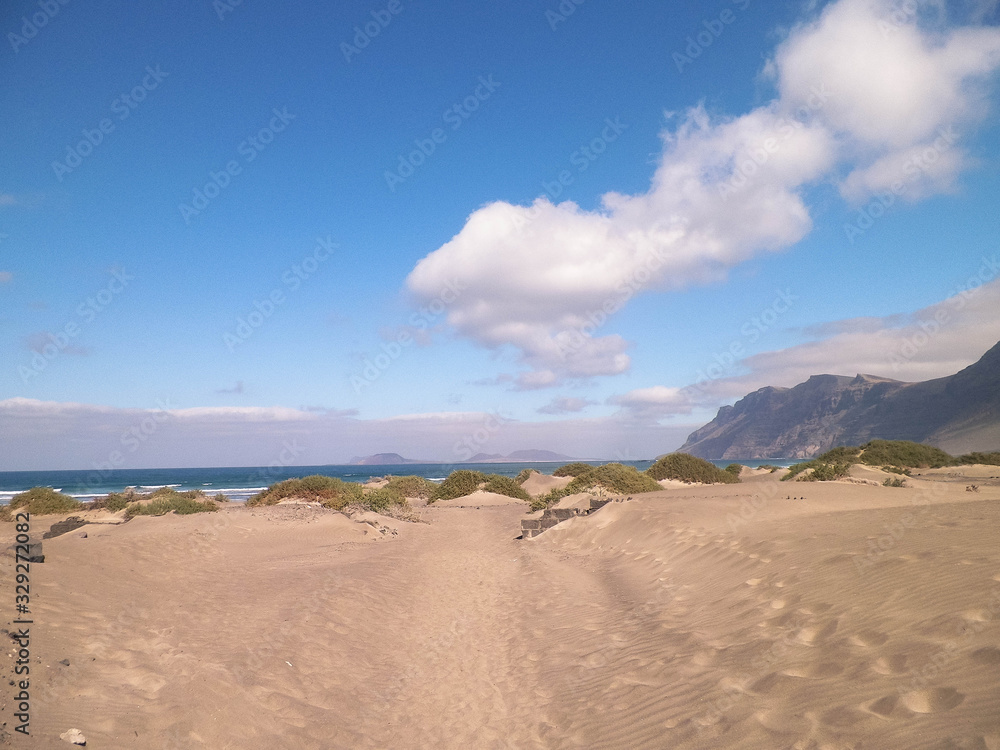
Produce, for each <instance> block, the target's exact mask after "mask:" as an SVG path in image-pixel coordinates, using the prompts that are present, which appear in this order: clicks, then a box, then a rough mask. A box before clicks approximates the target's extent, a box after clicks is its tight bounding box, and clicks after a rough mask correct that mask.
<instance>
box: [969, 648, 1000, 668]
mask: <svg viewBox="0 0 1000 750" xmlns="http://www.w3.org/2000/svg"><path fill="white" fill-rule="evenodd" d="M969 658H970V659H972V661H974V662H976V664H1000V648H994V647H993V646H987V647H986V648H981V649H979V650H978V651H973V652H972V653H971V654H970V655H969Z"/></svg>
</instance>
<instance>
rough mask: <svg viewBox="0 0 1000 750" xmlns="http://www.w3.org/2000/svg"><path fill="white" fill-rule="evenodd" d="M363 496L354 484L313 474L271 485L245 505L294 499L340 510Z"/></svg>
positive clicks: (360, 489) (272, 503) (361, 499)
mask: <svg viewBox="0 0 1000 750" xmlns="http://www.w3.org/2000/svg"><path fill="white" fill-rule="evenodd" d="M363 495H364V490H363V489H362V487H361V485H360V484H357V483H356V482H345V481H343V480H342V479H337V478H335V477H325V476H322V475H320V474H314V475H312V476H308V477H303V478H302V479H286V480H284V481H283V482H278V483H277V484H272V485H271V486H270V487H268V488H267V489H266V490H264V491H263V492H258V493H257V494H256V495H254V496H253V497H251V498H250V499H249V500H247V505H248V506H250V507H253V506H255V505H275V504H276V503H277V502H278V501H279V500H284V499H285V498H290V497H295V498H302V499H303V500H307V501H312V502H318V503H321V504H322V505H323V506H325V507H327V508H333V509H334V510H340V509H341V508H343V507H344V506H345V505H347V504H349V503H352V502H357V503H361V502H362V501H363V497H362V496H363Z"/></svg>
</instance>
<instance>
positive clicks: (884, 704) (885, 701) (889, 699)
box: [868, 695, 899, 719]
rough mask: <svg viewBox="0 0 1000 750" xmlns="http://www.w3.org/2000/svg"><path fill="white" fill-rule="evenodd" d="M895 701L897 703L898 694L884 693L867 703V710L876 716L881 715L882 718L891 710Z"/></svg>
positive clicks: (894, 705)
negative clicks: (884, 694)
mask: <svg viewBox="0 0 1000 750" xmlns="http://www.w3.org/2000/svg"><path fill="white" fill-rule="evenodd" d="M897 703H899V696H898V695H886V696H883V697H881V698H879V699H878V700H877V701H872V702H871V703H869V704H868V710H869V711H871V712H872V713H873V714H875V715H876V716H881V717H882V718H883V719H884V718H887V717H888V716H889V714H891V713H892V712H893V710H894V709H895V708H896V704H897Z"/></svg>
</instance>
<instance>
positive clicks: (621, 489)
mask: <svg viewBox="0 0 1000 750" xmlns="http://www.w3.org/2000/svg"><path fill="white" fill-rule="evenodd" d="M587 466H588V468H589V469H590V471H587V472H584V473H581V474H579V475H577V476H576V477H575V478H574V479H573V481H572V482H570V483H569V484H567V485H566V486H565V487H562V488H556V489H553V490H551V491H550V492H548V493H547V494H545V495H541V496H540V497H537V498H535V499H533V500H532V501H531V508H532V510H540V509H543V508H547V507H549V506H550V505H553V504H554V503H557V502H559V501H560V500H561V499H562V498H564V497H566V496H567V495H575V494H576V493H577V492H586V491H588V490H591V489H595V488H600V487H603V488H604V489H605V490H607V491H608V492H610V493H612V494H616V495H638V494H640V493H643V492H656V491H658V490H662V489H663V488H662V487H660V485H658V484H657V483H656V480H655V479H653V478H652V477H650V476H649V475H648V474H644V473H642V472H640V471H639V470H638V469H636V468H635V467H634V466H625V465H624V464H618V463H611V464H604V465H603V466H590V465H589V464H587Z"/></svg>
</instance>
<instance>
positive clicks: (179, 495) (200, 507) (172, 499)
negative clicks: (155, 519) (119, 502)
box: [125, 487, 219, 518]
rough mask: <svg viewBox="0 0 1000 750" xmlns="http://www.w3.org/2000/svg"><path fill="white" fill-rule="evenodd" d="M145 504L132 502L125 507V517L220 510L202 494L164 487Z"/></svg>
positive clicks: (150, 495)
mask: <svg viewBox="0 0 1000 750" xmlns="http://www.w3.org/2000/svg"><path fill="white" fill-rule="evenodd" d="M140 497H145V498H148V501H144V502H132V503H129V504H128V505H127V506H126V507H125V515H127V516H128V517H129V518H134V517H135V516H162V515H164V514H166V513H170V512H171V511H173V512H174V513H176V514H177V515H179V516H186V515H190V514H192V513H213V512H215V511H217V510H218V509H219V506H218V505H216V504H215V501H213V500H209V499H208V498H207V497H206V496H205V495H204V494H203V493H201V492H176V491H174V490H173V488H170V487H164V488H163V489H162V490H157V491H156V492H153V493H151V494H149V495H146V496H140Z"/></svg>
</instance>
